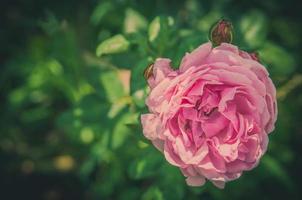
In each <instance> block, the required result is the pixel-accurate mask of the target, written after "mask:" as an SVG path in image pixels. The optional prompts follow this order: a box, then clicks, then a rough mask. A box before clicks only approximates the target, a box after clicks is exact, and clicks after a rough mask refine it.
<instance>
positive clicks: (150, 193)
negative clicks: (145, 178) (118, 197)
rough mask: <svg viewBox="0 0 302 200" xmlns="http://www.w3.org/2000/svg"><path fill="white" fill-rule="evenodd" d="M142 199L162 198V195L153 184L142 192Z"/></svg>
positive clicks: (154, 199)
mask: <svg viewBox="0 0 302 200" xmlns="http://www.w3.org/2000/svg"><path fill="white" fill-rule="evenodd" d="M142 200H164V196H163V193H162V192H161V191H160V189H159V188H158V187H156V186H153V187H150V188H148V190H147V191H146V192H145V193H144V194H143V196H142Z"/></svg>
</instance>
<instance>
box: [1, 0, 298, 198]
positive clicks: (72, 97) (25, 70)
mask: <svg viewBox="0 0 302 200" xmlns="http://www.w3.org/2000/svg"><path fill="white" fill-rule="evenodd" d="M0 13H1V24H0V41H1V46H0V62H1V65H0V66H1V73H0V90H1V94H0V101H1V108H0V110H1V120H0V131H1V135H0V175H1V181H0V191H1V192H0V199H21V198H22V199H144V200H151V199H156V200H163V199H173V200H177V199H299V197H300V196H301V191H300V189H299V188H301V184H300V180H301V179H302V173H301V168H302V157H301V155H300V153H301V152H302V139H301V137H302V129H301V119H302V118H301V112H302V93H301V91H302V90H301V89H302V86H301V85H302V76H301V75H300V74H301V67H300V65H301V64H302V57H301V52H302V38H301V35H302V28H301V24H302V13H301V6H300V7H299V0H288V1H282V0H266V1H260V0H259V1H256V0H250V1H238V0H226V1H222V0H212V1H210V0H206V1H197V0H185V1H173V2H172V1H161V0H146V1H138V0H99V1H97V0H91V1H71V0H64V1H33V0H28V1H7V2H5V1H4V2H3V3H2V5H1V8H0ZM221 17H225V18H227V19H230V20H231V21H232V22H233V25H234V29H235V37H234V39H235V41H234V43H235V44H236V45H239V46H240V47H241V48H242V49H244V50H247V51H258V52H259V53H260V58H261V61H262V62H263V63H264V64H265V66H267V68H268V70H269V71H270V73H271V77H272V79H273V81H274V83H275V84H276V86H277V88H278V97H279V102H278V103H279V104H278V106H279V118H278V122H277V125H276V130H275V131H274V133H272V134H271V135H270V144H269V149H268V152H267V154H266V155H265V156H264V157H263V159H262V161H261V162H260V164H259V166H258V167H257V168H256V169H254V170H252V171H250V172H246V173H245V174H244V175H243V176H242V177H241V178H240V179H239V180H237V181H233V182H230V183H228V184H227V185H226V188H225V189H224V190H219V189H217V188H215V187H214V186H212V185H211V184H209V183H207V184H206V185H205V186H203V187H199V188H192V187H188V186H187V185H186V184H185V181H184V177H183V176H182V175H181V173H180V171H179V170H178V169H177V168H175V167H173V166H171V165H169V164H168V163H167V162H166V161H165V160H164V158H163V156H162V155H161V154H160V152H158V151H157V150H156V149H155V148H154V147H153V146H152V145H150V142H148V141H147V140H146V139H144V137H143V136H142V131H141V126H140V124H139V115H140V113H143V112H146V111H147V110H146V107H145V105H144V98H145V97H146V95H147V93H148V88H147V87H146V83H145V80H144V78H143V75H142V74H143V71H144V69H145V67H146V66H147V65H148V64H149V63H151V62H152V61H153V60H154V59H155V58H156V57H169V58H171V59H172V60H173V66H175V67H177V66H178V64H179V63H180V60H181V58H182V56H183V55H184V53H185V52H188V51H191V50H192V49H194V48H196V47H197V46H198V45H199V44H201V43H203V42H206V41H207V40H208V39H207V35H208V31H209V29H210V27H211V26H212V24H213V23H214V22H216V21H217V20H218V19H220V18H221ZM97 56H99V57H97ZM130 74H131V76H130Z"/></svg>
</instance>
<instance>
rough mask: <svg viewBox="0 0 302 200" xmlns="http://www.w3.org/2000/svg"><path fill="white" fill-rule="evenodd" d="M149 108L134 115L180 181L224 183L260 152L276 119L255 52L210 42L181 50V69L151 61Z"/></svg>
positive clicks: (272, 95) (251, 163)
mask: <svg viewBox="0 0 302 200" xmlns="http://www.w3.org/2000/svg"><path fill="white" fill-rule="evenodd" d="M148 83H149V86H150V89H151V91H150V94H149V96H148V98H147V100H146V104H147V106H148V108H149V111H150V113H148V114H143V115H142V116H141V122H142V125H143V132H144V135H145V137H146V138H148V139H149V140H151V142H152V143H153V144H154V145H155V147H157V148H158V149H159V150H160V151H161V152H162V153H163V154H164V155H165V158H166V159H167V161H168V162H169V163H171V164H172V165H174V166H177V167H179V168H180V169H181V171H182V173H183V174H184V176H186V177H187V179H186V182H187V184H188V185H191V186H201V185H203V184H204V183H205V180H206V179H208V180H210V181H211V182H212V183H213V184H214V185H216V186H217V187H219V188H223V187H224V184H225V182H226V181H230V180H234V179H237V178H239V177H240V176H241V174H242V172H243V171H246V170H250V169H252V168H254V167H255V166H256V165H257V164H258V162H259V159H260V158H261V156H262V155H263V154H264V153H265V151H266V149H267V144H268V134H269V133H270V132H271V131H272V130H273V129H274V123H275V121H276V117H277V102H276V90H275V87H274V85H273V83H272V81H271V79H270V78H269V75H268V72H267V71H266V69H265V67H264V66H263V65H261V64H260V63H259V62H258V61H257V59H256V58H255V56H251V55H250V54H249V53H247V52H244V51H241V50H239V49H238V48H237V47H236V46H234V45H231V44H227V43H222V44H221V45H220V46H218V47H215V48H212V45H211V43H206V44H203V45H201V46H200V47H198V48H197V49H196V50H194V51H193V52H192V53H187V54H186V55H185V56H184V58H183V59H182V61H181V64H180V68H179V69H178V70H173V69H172V68H171V67H170V60H169V59H166V58H159V59H157V60H156V61H155V63H154V67H153V73H152V76H150V77H149V78H148Z"/></svg>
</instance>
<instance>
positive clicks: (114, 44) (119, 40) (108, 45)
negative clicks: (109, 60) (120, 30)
mask: <svg viewBox="0 0 302 200" xmlns="http://www.w3.org/2000/svg"><path fill="white" fill-rule="evenodd" d="M129 45H130V43H129V41H128V40H127V39H126V38H125V37H124V36H123V35H121V34H118V35H115V36H113V37H111V38H109V39H107V40H105V41H103V42H102V43H101V44H99V45H98V47H97V49H96V55H97V56H101V55H104V54H114V53H121V52H124V51H126V50H128V48H129Z"/></svg>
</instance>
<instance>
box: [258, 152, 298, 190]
mask: <svg viewBox="0 0 302 200" xmlns="http://www.w3.org/2000/svg"><path fill="white" fill-rule="evenodd" d="M262 163H263V165H264V166H265V167H266V168H267V170H268V172H269V173H271V174H272V175H273V176H274V177H276V178H277V179H279V180H280V181H281V182H282V183H284V184H285V185H287V186H292V184H293V183H292V182H291V180H290V179H289V178H288V177H289V176H288V173H287V172H286V170H285V169H284V167H283V166H282V165H281V164H280V163H279V162H278V160H276V159H275V158H273V157H271V156H268V155H266V156H264V157H263V159H262Z"/></svg>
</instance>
